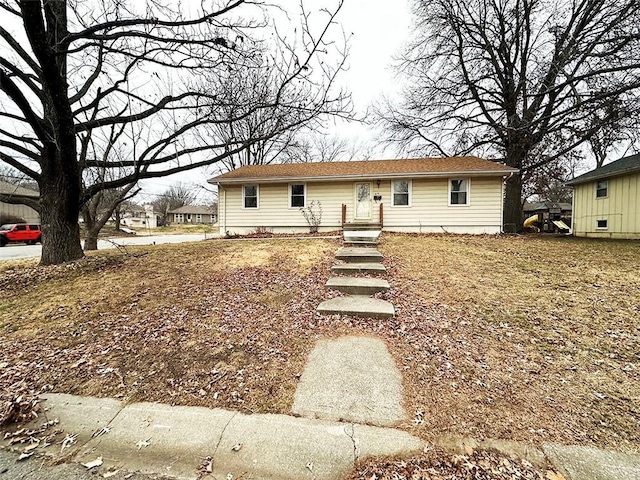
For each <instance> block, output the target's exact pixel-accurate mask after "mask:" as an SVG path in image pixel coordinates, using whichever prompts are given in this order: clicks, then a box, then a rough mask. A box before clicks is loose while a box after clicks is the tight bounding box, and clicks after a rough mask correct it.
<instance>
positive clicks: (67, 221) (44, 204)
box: [40, 162, 84, 265]
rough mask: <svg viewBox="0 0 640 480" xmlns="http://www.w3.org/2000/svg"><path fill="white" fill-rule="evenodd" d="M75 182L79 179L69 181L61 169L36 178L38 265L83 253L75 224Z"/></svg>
mask: <svg viewBox="0 0 640 480" xmlns="http://www.w3.org/2000/svg"><path fill="white" fill-rule="evenodd" d="M47 163H49V162H47ZM51 163H53V162H51ZM56 163H57V162H56ZM45 165H46V164H45ZM46 166H48V167H50V166H51V165H46ZM79 184H80V182H79V181H76V182H74V181H72V180H71V179H70V177H69V175H66V174H65V173H62V172H61V173H60V174H59V175H52V174H51V173H49V174H47V175H44V174H43V175H42V179H41V181H40V202H41V205H40V219H41V222H42V258H41V259H40V264H41V265H55V264H59V263H64V262H69V261H71V260H76V259H78V258H82V257H83V255H84V254H83V252H82V247H81V245H80V226H79V225H78V214H79V208H78V204H79V203H80V188H79Z"/></svg>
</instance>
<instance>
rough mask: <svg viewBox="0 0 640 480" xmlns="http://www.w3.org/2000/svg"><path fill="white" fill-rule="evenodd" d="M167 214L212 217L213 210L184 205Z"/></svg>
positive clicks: (199, 206)
mask: <svg viewBox="0 0 640 480" xmlns="http://www.w3.org/2000/svg"><path fill="white" fill-rule="evenodd" d="M168 213H186V214H189V213H190V214H192V215H212V214H213V209H212V208H209V207H205V206H202V205H184V206H182V207H178V208H176V209H174V210H169V212H168Z"/></svg>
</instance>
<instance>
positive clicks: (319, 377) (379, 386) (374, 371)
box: [293, 337, 407, 426]
mask: <svg viewBox="0 0 640 480" xmlns="http://www.w3.org/2000/svg"><path fill="white" fill-rule="evenodd" d="M293 413H294V414H296V415H301V416H303V417H308V418H320V419H325V420H341V421H348V422H357V423H366V424H371V425H379V426H393V425H396V424H398V423H400V422H401V421H403V420H406V418H407V414H406V412H405V411H404V408H403V388H402V375H401V374H400V370H398V367H397V366H396V364H395V362H394V361H393V358H391V355H390V354H389V351H388V350H387V346H386V345H385V343H384V342H383V341H382V340H380V339H377V338H368V337H342V338H339V339H336V340H320V341H319V342H318V343H317V344H316V347H315V348H314V349H313V352H311V355H310V356H309V360H308V361H307V366H306V367H305V369H304V372H303V373H302V377H301V378H300V383H299V384H298V388H297V389H296V393H295V397H294V400H293Z"/></svg>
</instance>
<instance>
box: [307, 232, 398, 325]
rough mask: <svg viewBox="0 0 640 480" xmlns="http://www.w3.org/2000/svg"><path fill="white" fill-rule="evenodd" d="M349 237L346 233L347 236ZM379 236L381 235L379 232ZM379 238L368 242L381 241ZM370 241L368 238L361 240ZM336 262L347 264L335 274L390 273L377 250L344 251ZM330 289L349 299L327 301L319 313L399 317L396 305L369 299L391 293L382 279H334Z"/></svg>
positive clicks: (331, 280) (328, 284)
mask: <svg viewBox="0 0 640 480" xmlns="http://www.w3.org/2000/svg"><path fill="white" fill-rule="evenodd" d="M345 233H346V232H345ZM376 234H377V235H379V234H380V232H376ZM377 235H373V234H372V235H371V236H369V237H368V238H369V239H373V238H374V237H375V238H376V239H377ZM365 237H367V236H366V235H364V236H363V237H360V238H365ZM336 258H337V259H338V260H342V261H344V262H345V263H339V264H336V265H333V266H332V267H331V271H332V272H334V273H343V274H347V275H348V274H350V273H355V272H364V273H369V274H378V273H384V272H386V268H385V266H384V265H383V264H382V254H381V253H380V252H379V251H378V250H376V249H375V248H366V247H365V248H362V247H342V248H341V249H339V250H338V251H337V252H336ZM326 286H327V288H331V289H334V290H338V291H340V292H343V293H346V294H347V295H348V296H346V297H337V298H332V299H330V300H326V301H324V302H322V303H321V304H320V305H318V308H317V311H318V313H322V314H326V315H335V314H338V315H351V316H355V317H367V318H389V317H393V316H394V315H395V313H396V312H395V308H394V307H393V305H392V304H391V303H389V302H387V301H385V300H380V299H377V298H373V297H369V296H368V295H373V294H374V293H378V292H384V291H385V290H388V289H389V282H387V281H386V280H381V279H378V278H359V277H349V276H346V277H333V278H330V279H329V281H328V282H327V284H326Z"/></svg>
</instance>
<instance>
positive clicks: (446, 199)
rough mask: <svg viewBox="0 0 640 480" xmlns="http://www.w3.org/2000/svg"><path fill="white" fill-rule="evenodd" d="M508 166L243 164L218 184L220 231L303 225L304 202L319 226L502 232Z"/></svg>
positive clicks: (445, 162) (442, 161) (463, 161)
mask: <svg viewBox="0 0 640 480" xmlns="http://www.w3.org/2000/svg"><path fill="white" fill-rule="evenodd" d="M516 172H517V170H516V169H514V168H510V167H506V166H504V165H502V164H499V163H495V162H492V161H489V160H483V159H481V158H477V157H452V158H421V159H406V160H375V161H358V162H323V163H321V162H318V163H299V164H276V165H260V166H247V167H241V168H239V169H237V170H233V171H231V172H228V173H225V174H223V175H219V176H217V177H215V178H212V179H210V180H209V183H212V184H216V185H218V214H219V223H220V231H221V232H224V233H228V234H246V233H251V232H255V231H264V230H267V231H272V232H275V233H288V232H290V233H295V232H304V231H309V225H308V224H307V222H306V220H305V218H304V216H303V215H302V212H301V211H300V210H301V209H302V208H309V207H310V206H311V202H313V201H316V202H319V203H320V206H321V207H322V221H321V223H320V226H319V231H332V230H336V229H340V228H343V227H344V228H358V227H368V226H374V227H376V226H377V227H381V228H383V229H384V230H387V231H396V232H438V233H443V232H451V233H491V234H494V233H500V232H501V231H502V210H503V198H504V188H503V187H504V179H505V177H506V176H508V175H511V174H513V173H516Z"/></svg>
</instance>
